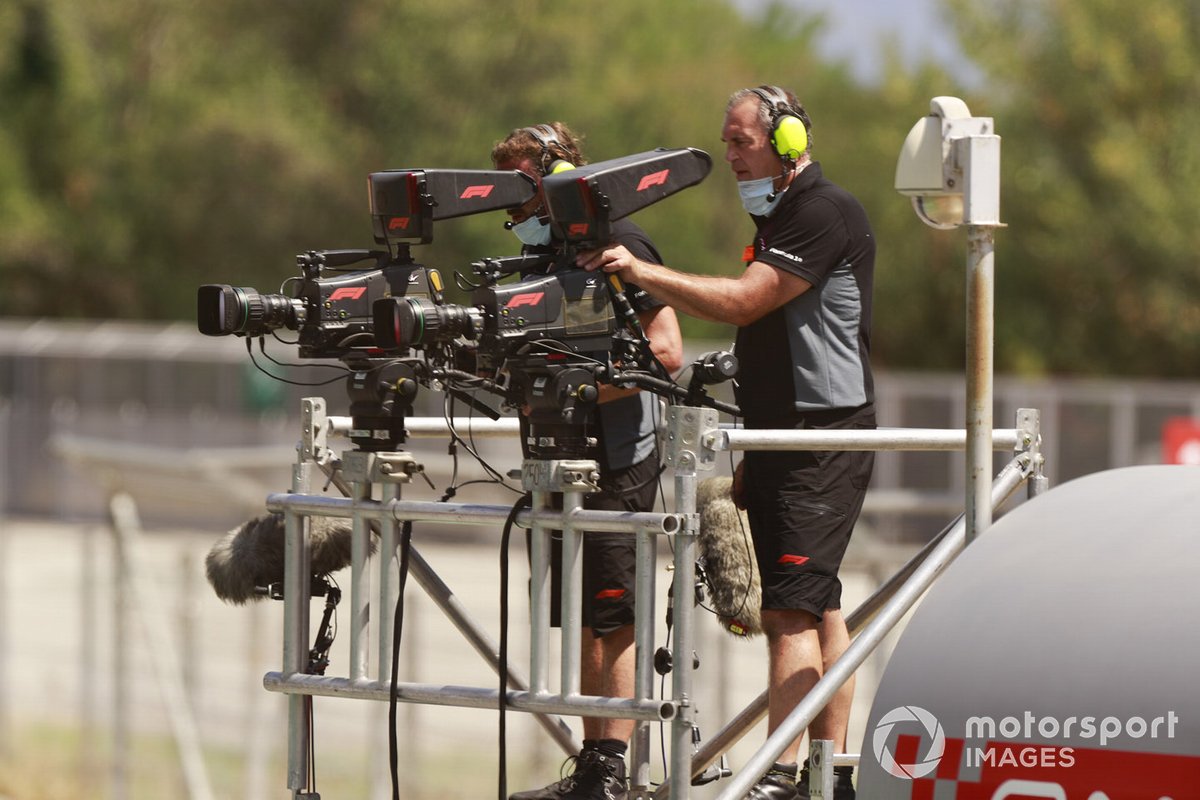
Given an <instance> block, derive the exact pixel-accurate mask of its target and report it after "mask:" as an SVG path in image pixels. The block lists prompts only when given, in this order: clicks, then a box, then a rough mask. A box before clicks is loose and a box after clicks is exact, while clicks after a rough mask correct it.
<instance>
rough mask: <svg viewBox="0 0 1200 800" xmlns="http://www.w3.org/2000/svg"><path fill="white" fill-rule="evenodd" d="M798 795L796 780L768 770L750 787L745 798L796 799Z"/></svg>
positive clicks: (753, 799)
mask: <svg viewBox="0 0 1200 800" xmlns="http://www.w3.org/2000/svg"><path fill="white" fill-rule="evenodd" d="M798 797H800V792H799V789H798V788H797V786H796V782H795V781H794V780H792V779H791V778H788V777H787V776H785V775H780V774H779V773H777V772H768V773H767V774H766V775H763V776H762V777H761V778H759V779H758V783H756V784H754V785H753V786H752V787H750V794H748V795H746V800H796V799H797V798H798Z"/></svg>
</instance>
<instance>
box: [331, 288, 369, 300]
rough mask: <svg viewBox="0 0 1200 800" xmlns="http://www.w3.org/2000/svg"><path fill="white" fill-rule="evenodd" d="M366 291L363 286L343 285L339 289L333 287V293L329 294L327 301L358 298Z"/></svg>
mask: <svg viewBox="0 0 1200 800" xmlns="http://www.w3.org/2000/svg"><path fill="white" fill-rule="evenodd" d="M366 291H367V287H365V286H343V287H341V288H340V289H335V290H334V291H333V294H331V295H329V302H331V303H332V302H333V301H334V300H358V299H359V298H360V297H362V296H363V293H364V292H366Z"/></svg>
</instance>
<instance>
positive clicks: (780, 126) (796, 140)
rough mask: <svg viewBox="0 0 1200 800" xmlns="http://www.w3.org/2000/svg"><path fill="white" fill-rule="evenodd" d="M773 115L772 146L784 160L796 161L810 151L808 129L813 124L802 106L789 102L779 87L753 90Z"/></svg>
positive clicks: (764, 86) (763, 87) (764, 87)
mask: <svg viewBox="0 0 1200 800" xmlns="http://www.w3.org/2000/svg"><path fill="white" fill-rule="evenodd" d="M750 91H752V92H754V93H755V94H756V95H758V96H759V99H761V100H762V101H763V104H764V105H766V107H767V109H768V110H769V111H770V113H771V132H770V137H771V144H772V145H773V146H774V147H775V152H776V153H778V154H779V155H780V156H782V157H783V158H788V159H791V160H792V161H796V160H798V159H799V158H800V156H802V155H803V154H804V152H805V151H806V150H808V129H809V127H810V126H811V124H812V123H811V122H809V120H808V115H807V114H806V113H804V109H803V107H801V106H793V105H792V104H791V103H790V102H788V98H787V93H786V92H784V91H783V90H782V89H780V88H779V87H778V86H767V85H763V86H759V87H758V88H757V89H751V90H750Z"/></svg>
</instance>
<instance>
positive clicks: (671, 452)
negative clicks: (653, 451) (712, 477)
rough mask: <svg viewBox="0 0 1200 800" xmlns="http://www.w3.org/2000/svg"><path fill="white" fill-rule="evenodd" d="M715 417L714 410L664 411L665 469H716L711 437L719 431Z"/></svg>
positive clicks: (714, 451) (715, 411)
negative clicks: (665, 424)
mask: <svg viewBox="0 0 1200 800" xmlns="http://www.w3.org/2000/svg"><path fill="white" fill-rule="evenodd" d="M718 420H719V415H718V412H717V410H716V409H714V408H695V407H693V406H672V407H670V408H668V409H667V434H666V436H667V442H666V458H665V460H666V462H667V466H669V467H673V468H675V469H684V470H705V471H707V470H711V469H713V468H715V467H716V463H717V450H716V449H715V448H714V447H713V443H714V435H715V434H716V433H718V432H719V429H720V428H719V422H718Z"/></svg>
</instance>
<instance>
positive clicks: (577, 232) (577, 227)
mask: <svg viewBox="0 0 1200 800" xmlns="http://www.w3.org/2000/svg"><path fill="white" fill-rule="evenodd" d="M587 232H588V224H587V223H586V222H574V223H572V224H571V226H570V227H568V228H567V235H568V236H587Z"/></svg>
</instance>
